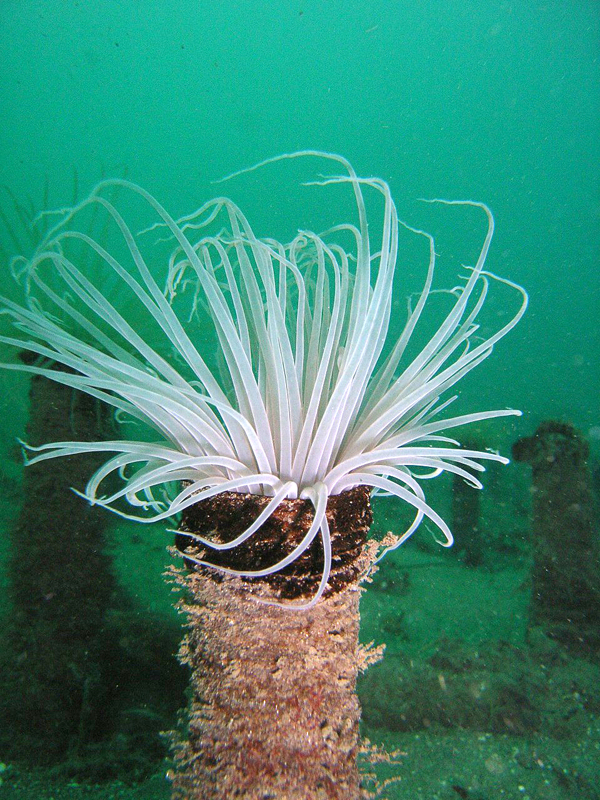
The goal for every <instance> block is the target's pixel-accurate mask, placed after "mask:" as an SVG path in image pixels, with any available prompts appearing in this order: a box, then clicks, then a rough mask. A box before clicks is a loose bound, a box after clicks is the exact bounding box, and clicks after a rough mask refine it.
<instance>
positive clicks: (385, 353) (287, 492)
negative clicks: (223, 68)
mask: <svg viewBox="0 0 600 800" xmlns="http://www.w3.org/2000/svg"><path fill="white" fill-rule="evenodd" d="M300 157H311V158H320V159H326V160H327V161H328V162H329V163H333V164H335V165H336V167H337V168H341V170H342V171H343V173H342V174H341V175H335V174H334V175H331V176H329V177H324V178H320V179H319V180H316V181H311V182H309V183H311V184H315V185H317V186H320V187H327V186H332V185H339V186H342V187H344V186H347V187H348V188H349V190H350V192H351V193H352V196H353V199H354V204H355V209H356V219H355V220H354V221H350V222H347V223H343V224H339V225H336V226H334V227H332V228H329V229H328V230H326V231H323V232H321V233H314V232H312V231H310V230H304V229H303V230H299V231H298V233H297V235H296V236H295V237H294V238H293V239H292V240H291V241H290V242H288V243H281V242H278V241H276V240H274V239H268V238H258V237H257V236H256V235H255V233H254V231H253V229H252V227H251V225H250V223H249V221H248V219H247V218H246V216H245V215H244V214H243V212H242V211H241V210H240V209H239V208H238V207H237V206H236V205H235V203H233V202H232V201H231V200H229V199H228V198H226V197H223V196H220V197H217V198H215V199H213V200H211V201H209V202H207V203H205V204H204V205H203V206H202V207H200V208H199V209H198V210H196V211H195V212H193V213H192V214H189V215H187V216H185V217H182V218H180V219H178V220H175V219H174V218H173V217H172V216H171V215H170V214H169V213H168V212H167V211H166V210H165V209H164V208H163V206H162V205H160V203H158V201H157V200H155V199H154V197H153V196H152V195H151V194H149V193H148V192H147V191H145V190H144V189H142V188H141V187H139V186H136V185H135V184H132V183H130V182H129V181H125V180H110V181H103V182H102V183H100V184H98V186H97V187H96V188H95V189H94V190H93V191H92V193H91V194H90V195H89V197H87V198H86V199H84V200H83V201H82V202H81V203H79V204H78V205H77V206H75V207H73V208H68V209H63V210H62V212H61V214H60V219H59V221H58V222H57V223H56V225H54V227H52V228H51V229H50V230H49V232H48V233H47V234H46V235H45V236H44V238H43V240H42V241H41V242H40V244H39V246H38V248H37V250H36V252H35V253H34V255H33V257H32V258H30V259H24V258H17V259H15V260H14V262H13V272H14V274H15V276H16V277H18V278H19V279H20V280H21V281H22V282H23V283H24V285H25V288H26V295H27V303H26V304H25V305H19V304H18V303H15V302H13V301H11V300H9V299H7V298H4V299H3V307H2V309H1V313H2V314H4V315H6V316H8V317H9V318H10V319H11V320H12V322H13V324H14V327H15V328H16V330H17V331H18V332H19V333H20V335H21V336H20V337H19V336H14V337H8V336H3V337H0V341H2V342H3V343H5V344H9V345H12V346H14V347H17V348H19V350H23V349H25V350H27V351H29V352H30V353H32V354H34V355H36V356H39V357H41V358H42V359H50V360H51V361H52V362H55V363H57V364H59V365H61V366H62V367H64V369H63V370H56V369H50V368H49V367H48V366H45V365H44V361H42V362H40V363H38V364H33V363H24V362H21V363H18V364H5V365H4V366H5V367H7V368H9V369H19V370H22V371H25V372H30V373H34V374H39V375H45V376H46V377H48V378H51V379H52V380H55V381H59V382H61V383H63V384H65V385H67V386H71V387H73V388H74V389H77V390H80V391H83V392H87V393H88V394H90V395H92V396H94V397H96V398H98V399H100V400H102V401H104V402H106V403H108V404H110V405H112V406H113V407H114V408H115V409H116V412H117V416H118V417H119V418H120V419H125V420H128V421H133V422H136V423H143V426H145V429H146V430H148V429H149V430H151V431H153V436H154V437H156V436H157V435H158V440H157V441H147V439H146V436H145V434H144V433H143V432H142V430H141V427H140V426H139V425H136V426H135V427H134V429H133V435H132V436H131V438H129V439H123V440H113V441H106V442H91V443H89V442H55V443H51V444H45V445H41V446H39V447H29V448H28V451H29V452H30V453H31V456H30V457H29V463H34V462H38V461H41V460H44V459H48V458H55V457H58V456H67V455H75V454H77V453H81V452H89V451H99V452H106V453H113V455H112V457H111V458H110V459H109V460H108V461H107V462H106V464H105V465H104V466H103V467H101V468H100V469H99V470H98V471H97V472H96V473H95V474H94V475H93V476H92V477H91V478H90V480H89V482H88V484H87V487H86V490H85V492H84V493H83V495H84V497H86V498H87V499H88V500H89V501H90V502H91V503H93V504H98V505H102V506H104V507H106V508H108V509H110V510H112V511H114V512H115V513H117V514H119V515H121V516H124V517H128V518H134V519H139V520H141V521H143V522H156V521H161V520H165V519H168V518H173V517H176V516H177V515H179V514H183V515H184V518H185V516H186V515H189V514H192V513H193V512H192V509H193V508H194V506H197V505H201V504H203V503H204V504H205V503H209V502H212V501H213V500H214V498H217V497H218V496H220V495H224V494H225V493H231V492H234V493H239V494H253V495H258V496H262V497H263V500H261V503H260V504H259V506H260V507H259V508H258V507H257V516H256V518H255V519H254V520H253V521H251V522H250V521H249V523H248V525H247V526H246V528H245V529H244V530H241V531H239V532H238V533H237V534H236V535H235V536H234V537H233V538H232V539H227V540H223V541H219V540H218V538H217V539H215V538H214V537H211V535H210V533H209V532H207V534H206V535H203V534H202V533H199V534H197V535H196V539H195V541H196V542H197V544H198V545H199V546H201V547H203V548H209V549H210V550H211V552H212V553H213V555H214V554H216V561H214V563H213V564H212V566H213V567H214V568H216V569H219V568H221V569H224V567H222V566H219V565H218V564H217V563H216V562H217V561H218V560H219V558H220V557H221V556H220V555H219V554H220V553H222V552H225V551H233V550H234V549H237V548H243V547H251V546H255V543H256V542H257V541H259V538H260V537H259V534H258V532H259V531H261V530H262V531H263V533H264V525H265V524H266V523H267V522H268V520H269V518H270V517H271V516H273V515H276V514H277V513H281V510H282V509H283V508H284V507H285V503H287V502H289V501H294V500H295V499H297V498H298V499H300V500H302V501H306V502H307V503H308V504H309V505H310V507H312V509H313V512H312V520H311V523H310V525H309V527H308V529H307V530H306V531H305V532H304V534H303V536H302V537H301V539H300V540H299V542H298V543H297V544H296V545H294V547H293V548H292V549H291V550H290V551H289V552H286V553H285V554H284V555H282V556H281V558H279V559H278V560H277V559H276V560H275V561H274V563H272V564H271V565H270V566H269V567H268V569H269V571H268V573H265V572H264V570H266V569H267V567H266V566H265V567H264V568H263V569H258V570H257V569H252V568H250V565H246V568H243V569H242V568H240V569H238V570H237V571H238V573H239V574H241V575H243V576H246V577H265V576H266V575H271V574H272V573H273V572H275V571H278V570H286V569H287V568H288V567H290V565H292V564H294V563H295V562H296V561H297V560H299V559H301V558H303V557H305V556H306V557H307V558H308V555H306V554H307V553H309V552H312V551H311V548H313V546H314V547H315V548H318V547H319V546H320V547H321V550H322V561H323V566H322V577H321V579H320V581H319V585H318V588H317V591H316V593H315V597H314V598H313V601H311V602H316V600H317V599H318V598H319V597H320V596H321V595H322V594H323V592H324V591H325V587H326V585H327V582H328V579H329V577H330V575H331V569H332V540H331V531H330V528H329V523H328V516H327V506H328V501H331V499H332V498H334V497H336V496H340V495H342V494H343V493H345V492H347V491H348V490H352V489H353V488H354V487H364V486H366V487H369V490H374V491H377V492H382V493H388V494H392V495H395V496H396V497H398V498H400V499H401V500H402V501H404V502H405V503H407V504H408V505H410V506H411V507H412V509H413V511H414V519H413V522H412V524H411V525H410V526H409V527H408V529H407V530H406V531H405V532H404V533H403V535H402V536H400V537H399V538H398V544H400V543H401V542H403V541H405V540H406V539H407V538H408V537H409V536H410V535H411V534H412V533H413V532H414V530H416V528H417V527H418V526H419V524H420V523H421V521H422V520H423V519H424V518H428V519H429V520H430V521H431V522H432V523H433V524H434V525H435V526H437V528H438V529H439V530H440V532H441V539H440V543H441V544H444V545H446V546H447V545H449V544H451V543H452V534H451V532H450V530H449V528H448V526H447V524H446V523H445V522H444V520H443V519H442V518H441V517H440V516H439V515H438V514H437V512H436V511H435V510H434V509H433V508H432V507H431V506H430V505H429V504H428V503H427V501H426V497H425V493H424V489H423V484H424V481H426V480H428V479H431V478H433V477H435V476H437V475H439V474H440V473H442V472H452V473H454V474H457V475H459V476H462V477H463V478H464V479H465V480H467V481H468V482H469V483H470V484H471V485H473V486H475V487H477V488H481V483H480V481H479V480H478V478H477V477H475V475H474V472H475V473H476V472H478V471H482V470H483V466H482V464H481V463H480V462H482V461H483V462H485V461H486V460H494V461H500V462H506V459H504V458H502V457H501V456H499V455H497V454H495V453H490V452H487V451H477V450H469V449H464V448H461V446H460V444H459V442H458V441H456V440H454V439H451V438H449V437H448V436H447V435H446V431H447V430H450V429H452V428H456V427H460V426H462V425H467V424H470V423H473V422H477V421H480V420H485V419H491V418H494V417H502V416H509V415H515V414H519V413H520V412H518V411H514V410H512V409H504V410H496V411H483V412H477V413H471V414H465V415H462V416H454V417H452V416H450V417H449V416H447V415H446V416H444V413H443V412H445V410H446V408H447V407H448V406H449V405H450V403H451V402H452V400H453V399H454V397H449V398H448V394H449V393H450V390H451V389H452V388H453V387H454V386H455V384H457V383H458V382H459V381H460V380H461V379H462V378H463V377H464V376H465V375H466V374H467V373H469V372H470V371H471V370H472V369H474V368H475V367H476V366H477V365H478V364H480V363H481V362H482V361H484V360H485V359H486V358H487V357H488V356H489V355H490V354H491V352H492V350H493V347H494V346H495V344H496V343H497V342H498V341H499V340H500V339H501V338H502V337H503V336H505V335H506V334H507V333H508V332H509V331H510V330H511V329H512V328H513V327H514V326H515V325H516V324H517V322H518V321H519V319H520V318H521V316H522V315H523V313H524V311H525V308H526V305H527V295H526V293H525V291H524V290H523V289H522V288H521V287H519V286H518V285H517V284H515V283H513V282H511V281H509V280H507V279H504V278H500V277H498V276H496V275H494V274H493V273H491V272H488V271H487V270H486V269H485V263H486V259H487V256H488V251H489V247H490V243H491V240H492V236H493V231H494V220H493V217H492V214H491V212H490V210H489V209H488V208H487V206H485V205H484V204H482V203H477V202H473V201H469V200H465V201H448V200H442V199H437V200H433V201H429V202H435V203H439V204H443V205H445V206H448V207H455V208H462V209H469V208H470V209H475V210H476V211H478V212H479V213H481V214H482V215H483V217H484V218H485V220H486V222H487V230H486V232H485V235H484V237H483V242H482V245H481V249H480V253H479V256H478V258H477V260H476V263H475V264H474V265H473V266H471V267H466V268H465V270H466V272H467V274H466V276H465V277H463V278H462V279H461V280H462V282H461V283H460V285H458V286H457V287H455V288H454V289H452V290H450V292H449V294H450V295H451V296H452V303H451V307H450V309H449V311H448V312H447V313H446V315H445V317H444V318H443V319H442V321H441V323H440V324H439V326H438V328H437V330H436V331H435V332H434V333H433V334H432V335H430V336H429V338H427V340H426V342H425V344H424V345H420V346H419V347H418V348H417V350H416V354H412V355H411V356H410V358H409V357H408V356H407V353H408V352H409V351H408V349H407V348H408V345H409V342H412V339H413V333H414V331H415V329H416V328H417V327H418V326H419V324H420V322H421V319H422V315H423V312H424V311H425V308H426V306H427V305H428V301H429V299H430V297H431V295H432V294H434V293H435V292H436V291H439V290H437V289H434V288H433V276H434V272H435V264H436V253H435V246H434V241H433V238H432V237H431V236H430V235H429V234H427V233H425V232H424V231H421V230H419V229H417V228H413V227H411V226H409V225H406V224H405V223H403V222H401V221H400V220H399V219H398V215H397V211H396V207H395V204H394V202H393V200H392V197H391V194H390V190H389V187H388V186H387V184H386V183H385V182H384V181H381V180H379V179H377V178H361V177H358V176H357V174H356V172H355V171H354V169H353V168H352V166H351V165H350V164H349V162H348V161H346V160H345V159H344V158H342V157H341V156H337V155H333V154H329V153H319V152H316V151H302V152H298V153H290V154H285V155H283V156H279V157H277V158H275V159H269V160H268V161H266V162H262V163H261V164H259V165H256V166H255V167H252V168H251V169H257V168H258V167H262V166H263V165H264V164H266V163H272V162H274V161H278V160H282V159H295V158H300ZM236 174H237V173H236ZM228 177H229V178H230V177H233V176H228ZM115 189H119V190H120V191H121V192H127V193H129V195H130V196H131V197H133V198H135V199H137V201H139V202H140V204H141V206H143V208H144V209H145V210H146V212H149V213H150V215H151V217H152V219H153V221H151V222H150V224H149V225H146V227H145V228H144V230H143V231H142V232H141V233H140V234H137V235H136V234H134V233H133V230H134V229H133V228H132V227H131V224H128V223H127V222H126V220H125V218H124V216H123V214H122V213H121V211H120V210H119V209H118V208H117V206H116V205H115V204H114V203H113V202H112V200H110V199H107V194H108V193H110V192H114V191H115ZM365 192H369V193H372V194H373V196H374V197H375V198H378V199H379V202H380V204H381V208H382V214H381V223H380V225H379V226H378V231H379V233H378V235H377V239H376V241H374V240H373V237H371V236H370V233H369V225H368V220H367V206H366V202H365V197H364V193H365ZM86 214H87V215H89V214H94V215H97V214H100V215H103V216H104V217H105V219H106V229H107V230H108V229H110V231H111V236H110V237H109V241H107V242H98V241H96V240H95V239H93V238H92V237H91V236H90V235H89V234H88V233H86V232H85V230H83V229H82V228H83V226H82V223H81V220H82V219H85V217H86ZM403 228H404V229H406V231H407V232H408V235H411V236H415V237H420V238H422V239H424V240H425V242H427V243H428V246H429V263H428V265H427V267H426V269H425V278H424V281H423V286H422V289H421V291H420V293H419V294H418V297H417V300H416V302H415V303H414V305H412V306H409V310H408V314H407V319H406V322H405V326H404V328H403V330H402V332H401V333H400V335H399V336H397V337H394V338H393V339H392V337H390V336H389V326H390V320H391V317H392V296H393V291H394V286H395V282H396V283H397V279H396V275H395V273H396V263H397V257H398V248H399V231H400V230H401V229H403ZM157 233H160V236H161V237H162V238H164V237H163V234H165V235H166V240H167V247H168V250H164V248H163V245H164V242H163V243H161V242H153V243H152V246H150V245H149V244H148V242H149V239H151V238H152V236H156V235H157ZM161 248H163V249H161ZM163 251H164V253H166V255H164V257H163V255H161V254H162V253H163ZM91 260H93V261H94V262H95V264H96V269H97V274H96V276H95V277H92V276H91V275H89V274H88V270H86V268H85V267H84V266H81V265H82V264H84V265H85V264H88V263H90V261H91ZM78 264H79V266H78ZM151 264H152V265H153V266H152V268H151V266H150V265H151ZM156 264H159V265H160V264H164V265H165V266H164V269H163V270H162V274H159V273H160V271H161V269H160V266H159V268H158V269H157V268H156V266H155V265H156ZM111 284H114V287H113V294H112V295H111V294H110V292H109V291H108V288H109V287H110V285H111ZM100 286H101V287H102V288H99V287H100ZM115 287H116V288H115ZM492 287H494V288H504V290H506V289H508V290H510V291H512V292H514V293H515V294H516V296H517V298H518V300H519V303H518V304H517V308H516V310H515V312H514V314H513V316H512V317H510V318H508V320H507V321H506V322H505V324H504V325H502V326H501V327H499V328H497V329H496V330H495V331H494V332H493V333H491V334H488V335H487V336H484V337H482V336H481V329H480V316H481V313H482V310H483V308H484V305H485V301H486V298H487V295H488V293H489V290H490V289H491V288H492ZM113 295H114V299H113ZM207 331H210V335H211V337H212V339H211V344H210V345H207ZM446 398H447V399H446ZM115 476H116V477H118V478H119V479H120V481H121V483H122V486H121V488H119V489H117V490H116V491H112V492H111V493H109V494H107V493H106V490H105V487H106V486H108V485H110V483H111V480H112V478H114V477H115ZM127 509H129V510H127ZM257 537H258V538H257ZM317 542H320V544H319V545H317V544H316V543H317ZM228 557H229V556H228ZM199 560H200V561H201V562H202V559H199ZM213 560H214V559H213ZM232 569H233V568H232Z"/></svg>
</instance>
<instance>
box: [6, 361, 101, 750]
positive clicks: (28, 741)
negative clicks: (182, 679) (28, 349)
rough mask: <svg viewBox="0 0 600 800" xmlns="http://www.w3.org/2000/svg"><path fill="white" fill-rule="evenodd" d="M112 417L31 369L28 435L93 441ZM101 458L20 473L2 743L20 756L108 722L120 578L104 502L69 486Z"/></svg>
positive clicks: (64, 746)
mask: <svg viewBox="0 0 600 800" xmlns="http://www.w3.org/2000/svg"><path fill="white" fill-rule="evenodd" d="M56 368H57V369H62V367H56ZM108 424H109V420H108V417H107V415H106V413H105V410H104V408H102V407H101V406H100V405H99V404H98V402H97V401H96V400H94V399H93V398H90V397H89V396H87V395H84V394H81V393H79V392H74V391H73V390H72V389H70V388H69V387H67V386H63V385H62V384H60V383H55V382H53V381H51V380H49V379H47V378H45V377H42V376H34V377H33V379H32V381H31V389H30V417H29V421H28V423H27V440H28V441H30V442H32V443H34V444H38V443H39V442H44V441H47V440H48V439H50V440H51V441H52V440H53V439H54V440H58V441H61V440H63V441H64V440H70V439H81V440H84V441H89V440H93V439H98V438H101V437H102V435H103V434H104V433H106V429H107V427H108ZM101 463H102V460H101V459H100V460H99V457H98V456H97V455H96V454H94V453H90V454H84V455H82V456H80V457H79V460H77V461H76V460H74V459H70V458H64V459H58V460H57V461H54V462H48V461H43V462H39V463H37V464H33V465H31V466H29V467H28V468H27V469H26V471H25V473H24V478H23V503H22V506H21V509H20V512H19V516H18V518H17V520H16V522H15V524H14V525H13V526H12V528H11V530H10V536H11V546H12V554H11V557H10V560H9V565H8V577H9V594H10V597H11V600H12V603H13V607H12V611H11V622H10V626H9V630H8V631H6V632H5V635H6V640H7V641H6V651H5V652H3V653H2V654H1V655H2V659H1V660H2V662H3V663H2V678H3V685H4V688H5V690H6V691H5V699H4V700H3V702H2V703H0V743H1V744H2V746H3V748H4V753H5V754H7V753H9V754H10V755H11V757H14V758H27V759H30V760H35V761H36V762H37V763H46V762H51V761H54V760H56V759H60V758H63V757H64V755H65V753H66V752H67V750H69V749H70V750H71V751H79V750H80V749H81V748H82V747H84V746H85V745H86V744H87V743H88V742H89V740H90V739H92V738H93V737H94V735H95V734H96V733H97V728H98V727H99V726H101V724H102V716H103V715H102V708H103V702H104V699H103V697H104V696H103V689H104V690H105V687H103V686H102V680H101V672H102V669H101V661H102V658H101V653H100V651H101V649H102V647H103V646H104V642H103V639H102V637H103V620H104V615H105V612H106V608H107V606H108V602H109V599H110V596H111V593H112V592H113V591H114V590H115V580H114V577H113V575H112V572H111V569H110V561H109V558H108V556H107V555H106V554H105V552H104V546H105V530H104V528H105V525H106V521H105V519H104V517H103V515H102V512H101V511H99V510H98V509H93V508H91V507H90V506H89V505H88V504H87V503H86V502H85V501H84V500H82V499H81V498H80V497H77V496H76V495H75V494H74V493H73V492H72V491H71V487H72V486H76V485H77V484H78V483H80V482H81V475H82V474H86V473H89V474H91V473H93V472H94V471H95V470H96V469H97V468H98V466H99V465H100V464H101ZM32 720H35V723H36V724H35V725H33V726H32V724H31V721H32Z"/></svg>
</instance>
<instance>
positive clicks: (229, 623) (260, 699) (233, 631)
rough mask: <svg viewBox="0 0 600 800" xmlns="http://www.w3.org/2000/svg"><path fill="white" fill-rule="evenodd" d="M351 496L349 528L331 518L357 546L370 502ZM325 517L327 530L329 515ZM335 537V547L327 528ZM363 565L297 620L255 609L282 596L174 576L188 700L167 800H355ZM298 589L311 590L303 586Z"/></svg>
mask: <svg viewBox="0 0 600 800" xmlns="http://www.w3.org/2000/svg"><path fill="white" fill-rule="evenodd" d="M352 491H354V492H355V493H354V494H351V493H344V494H347V495H348V496H347V497H346V498H345V501H346V502H348V501H352V502H353V503H354V504H355V506H356V509H355V514H354V517H353V520H349V519H346V518H345V517H344V516H343V515H342V517H341V518H343V519H345V521H346V522H347V523H348V524H349V527H350V528H351V529H352V530H351V532H350V538H352V537H354V538H355V537H356V535H360V538H361V539H363V540H364V536H365V534H366V529H367V528H368V524H369V523H370V509H369V505H368V494H367V493H366V492H364V491H363V490H362V489H361V490H360V492H359V493H358V494H356V492H357V490H352ZM340 497H343V496H340ZM359 501H360V502H359ZM286 502H287V503H288V504H289V506H290V507H291V506H293V504H297V503H301V502H303V501H286ZM290 507H288V512H291V511H293V510H294V509H293V508H290ZM328 517H329V518H330V521H331V522H333V523H334V525H335V518H336V514H335V512H332V513H329V512H328ZM359 529H360V530H359ZM259 533H260V531H259ZM338 534H339V536H340V540H341V539H343V538H344V535H343V533H342V532H341V531H339V529H338V528H336V536H337V535H338ZM348 549H349V550H352V549H353V548H348ZM363 558H365V556H364V555H363V556H362V557H361V556H360V555H359V557H358V559H357V561H356V562H355V564H354V567H353V572H354V574H355V578H354V580H352V581H350V582H345V583H343V584H341V585H340V587H339V590H338V591H331V592H329V594H328V595H327V596H325V597H324V598H322V599H321V601H320V602H319V603H317V605H316V606H314V607H313V608H311V609H309V610H304V611H294V610H290V609H289V608H285V607H282V606H281V605H266V604H265V603H263V602H260V600H261V599H263V600H264V599H267V598H268V597H270V598H273V597H277V596H279V597H281V596H286V595H288V594H289V592H287V591H285V588H284V587H282V586H281V585H278V586H276V587H274V586H273V585H270V584H268V583H266V582H264V581H243V580H242V579H240V578H237V577H233V576H229V575H225V576H223V575H219V576H218V579H215V573H214V572H213V571H212V570H210V571H205V572H202V571H194V572H190V573H188V574H187V575H181V576H180V582H181V583H183V584H184V585H185V588H186V590H187V592H186V593H187V600H186V601H183V602H182V609H183V610H184V611H185V612H186V614H187V618H188V625H189V633H188V635H187V636H186V638H185V640H184V642H183V644H182V647H181V651H180V659H181V661H182V662H183V663H185V664H187V665H189V668H190V670H191V686H192V698H191V703H190V719H189V731H188V739H187V741H184V742H181V743H180V744H179V746H178V752H177V755H176V767H177V768H176V773H175V777H174V781H173V798H177V800H182V799H183V798H185V800H192V798H193V799H194V800H195V799H196V798H202V800H223V798H243V800H270V799H271V798H272V799H273V800H275V799H277V800H307V798H311V799H312V800H321V798H322V799H323V800H330V799H331V800H358V798H359V797H360V778H359V772H358V767H357V753H358V747H359V734H358V723H359V718H360V705H359V702H358V698H357V696H356V691H355V689H356V678H357V673H358V670H359V666H360V664H361V654H360V651H359V644H358V629H359V597H360V590H359V588H358V577H356V576H357V575H358V572H359V571H360V568H361V567H364V566H365V564H362V563H361V562H362V561H363ZM315 561H317V562H318V558H316V559H315ZM338 569H341V565H340V564H338ZM297 577H298V576H294V575H291V576H289V580H292V581H293V580H295V579H296V578H297ZM301 580H302V583H303V584H304V585H312V581H307V579H306V575H303V576H302V577H301ZM293 594H295V595H296V594H297V593H296V592H293ZM309 598H310V594H308V596H307V597H301V598H300V599H299V600H298V599H297V600H295V601H291V602H292V604H294V603H298V602H299V601H302V602H305V601H306V600H307V599H309ZM288 602H290V601H288Z"/></svg>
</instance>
